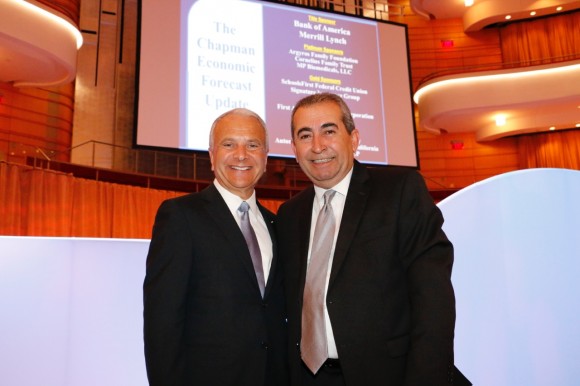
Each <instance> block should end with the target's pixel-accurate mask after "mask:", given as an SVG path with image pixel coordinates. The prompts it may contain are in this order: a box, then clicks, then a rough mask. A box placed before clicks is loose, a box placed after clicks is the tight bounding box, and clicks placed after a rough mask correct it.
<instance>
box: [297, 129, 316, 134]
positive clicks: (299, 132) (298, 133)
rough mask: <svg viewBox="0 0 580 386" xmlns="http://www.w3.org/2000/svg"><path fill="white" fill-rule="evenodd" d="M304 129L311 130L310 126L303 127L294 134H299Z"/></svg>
mask: <svg viewBox="0 0 580 386" xmlns="http://www.w3.org/2000/svg"><path fill="white" fill-rule="evenodd" d="M304 131H312V129H311V128H310V127H303V128H301V129H298V131H297V132H296V135H299V134H300V133H302V132H304Z"/></svg>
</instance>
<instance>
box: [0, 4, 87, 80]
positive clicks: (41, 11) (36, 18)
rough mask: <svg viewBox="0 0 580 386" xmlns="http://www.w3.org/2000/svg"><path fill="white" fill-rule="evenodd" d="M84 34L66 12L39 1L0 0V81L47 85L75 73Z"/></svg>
mask: <svg viewBox="0 0 580 386" xmlns="http://www.w3.org/2000/svg"><path fill="white" fill-rule="evenodd" d="M81 45H82V35H81V33H80V31H79V30H78V29H77V28H76V27H75V25H74V23H73V22H72V21H71V20H70V19H68V18H67V17H66V16H64V15H63V14H60V13H59V12H57V11H55V10H53V9H51V8H49V7H46V6H44V5H42V4H40V3H35V4H32V3H30V2H27V1H23V0H10V1H1V2H0V82H6V83H12V84H13V85H14V86H15V87H25V86H32V87H47V86H59V85H62V84H66V83H69V82H71V81H73V80H74V78H75V76H76V61H77V51H78V49H79V48H80V46H81Z"/></svg>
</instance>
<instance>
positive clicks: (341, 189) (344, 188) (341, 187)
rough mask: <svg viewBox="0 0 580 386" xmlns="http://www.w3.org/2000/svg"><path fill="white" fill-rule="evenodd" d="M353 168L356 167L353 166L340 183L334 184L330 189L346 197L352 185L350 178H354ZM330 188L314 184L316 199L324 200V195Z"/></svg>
mask: <svg viewBox="0 0 580 386" xmlns="http://www.w3.org/2000/svg"><path fill="white" fill-rule="evenodd" d="M353 169H354V168H351V169H350V171H349V172H348V173H347V174H346V176H344V178H343V179H342V180H340V182H339V183H338V184H336V185H334V186H333V187H332V188H330V189H332V190H335V191H336V192H337V193H340V194H341V195H342V196H343V197H346V194H347V193H348V187H349V185H350V179H351V178H352V171H353ZM330 189H324V188H321V187H318V186H316V185H314V194H315V195H316V200H317V201H319V202H320V201H322V200H323V198H322V196H324V193H325V192H326V191H327V190H330Z"/></svg>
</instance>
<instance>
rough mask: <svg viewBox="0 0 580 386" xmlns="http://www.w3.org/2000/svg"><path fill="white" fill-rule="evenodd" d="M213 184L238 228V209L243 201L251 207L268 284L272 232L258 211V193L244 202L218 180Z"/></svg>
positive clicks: (265, 281) (271, 254) (251, 218)
mask: <svg viewBox="0 0 580 386" xmlns="http://www.w3.org/2000/svg"><path fill="white" fill-rule="evenodd" d="M213 183H214V185H215V187H216V189H217V190H218V192H219V193H220V194H221V195H222V197H223V199H224V201H225V202H226V204H227V206H228V208H229V209H230V212H232V216H234V219H235V220H236V222H237V223H238V226H240V213H239V212H238V208H239V207H240V205H241V203H242V202H243V201H246V202H247V203H248V204H249V205H250V213H249V215H250V224H252V228H254V232H255V233H256V238H257V239H258V244H259V245H260V254H261V255H262V267H263V268H264V283H268V274H269V273H270V266H271V265H272V257H273V247H272V239H271V237H270V232H268V227H267V226H266V222H265V220H264V217H262V213H261V212H260V210H259V209H258V204H257V203H256V191H254V193H252V196H251V197H250V198H248V199H247V200H242V199H241V198H240V197H239V196H236V195H235V194H233V193H232V192H230V191H229V190H227V189H226V188H224V187H223V186H221V185H220V183H219V182H218V180H214V181H213Z"/></svg>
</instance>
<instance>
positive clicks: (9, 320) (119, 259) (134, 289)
mask: <svg viewBox="0 0 580 386" xmlns="http://www.w3.org/2000/svg"><path fill="white" fill-rule="evenodd" d="M148 247H149V241H148V240H111V239H74V238H73V239H70V238H35V237H0V313H1V314H0V315H1V316H0V385H6V386H146V385H147V377H146V374H145V361H144V359H143V318H142V312H143V305H142V304H143V301H142V290H141V289H142V284H143V278H144V275H145V257H146V255H147V248H148Z"/></svg>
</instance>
